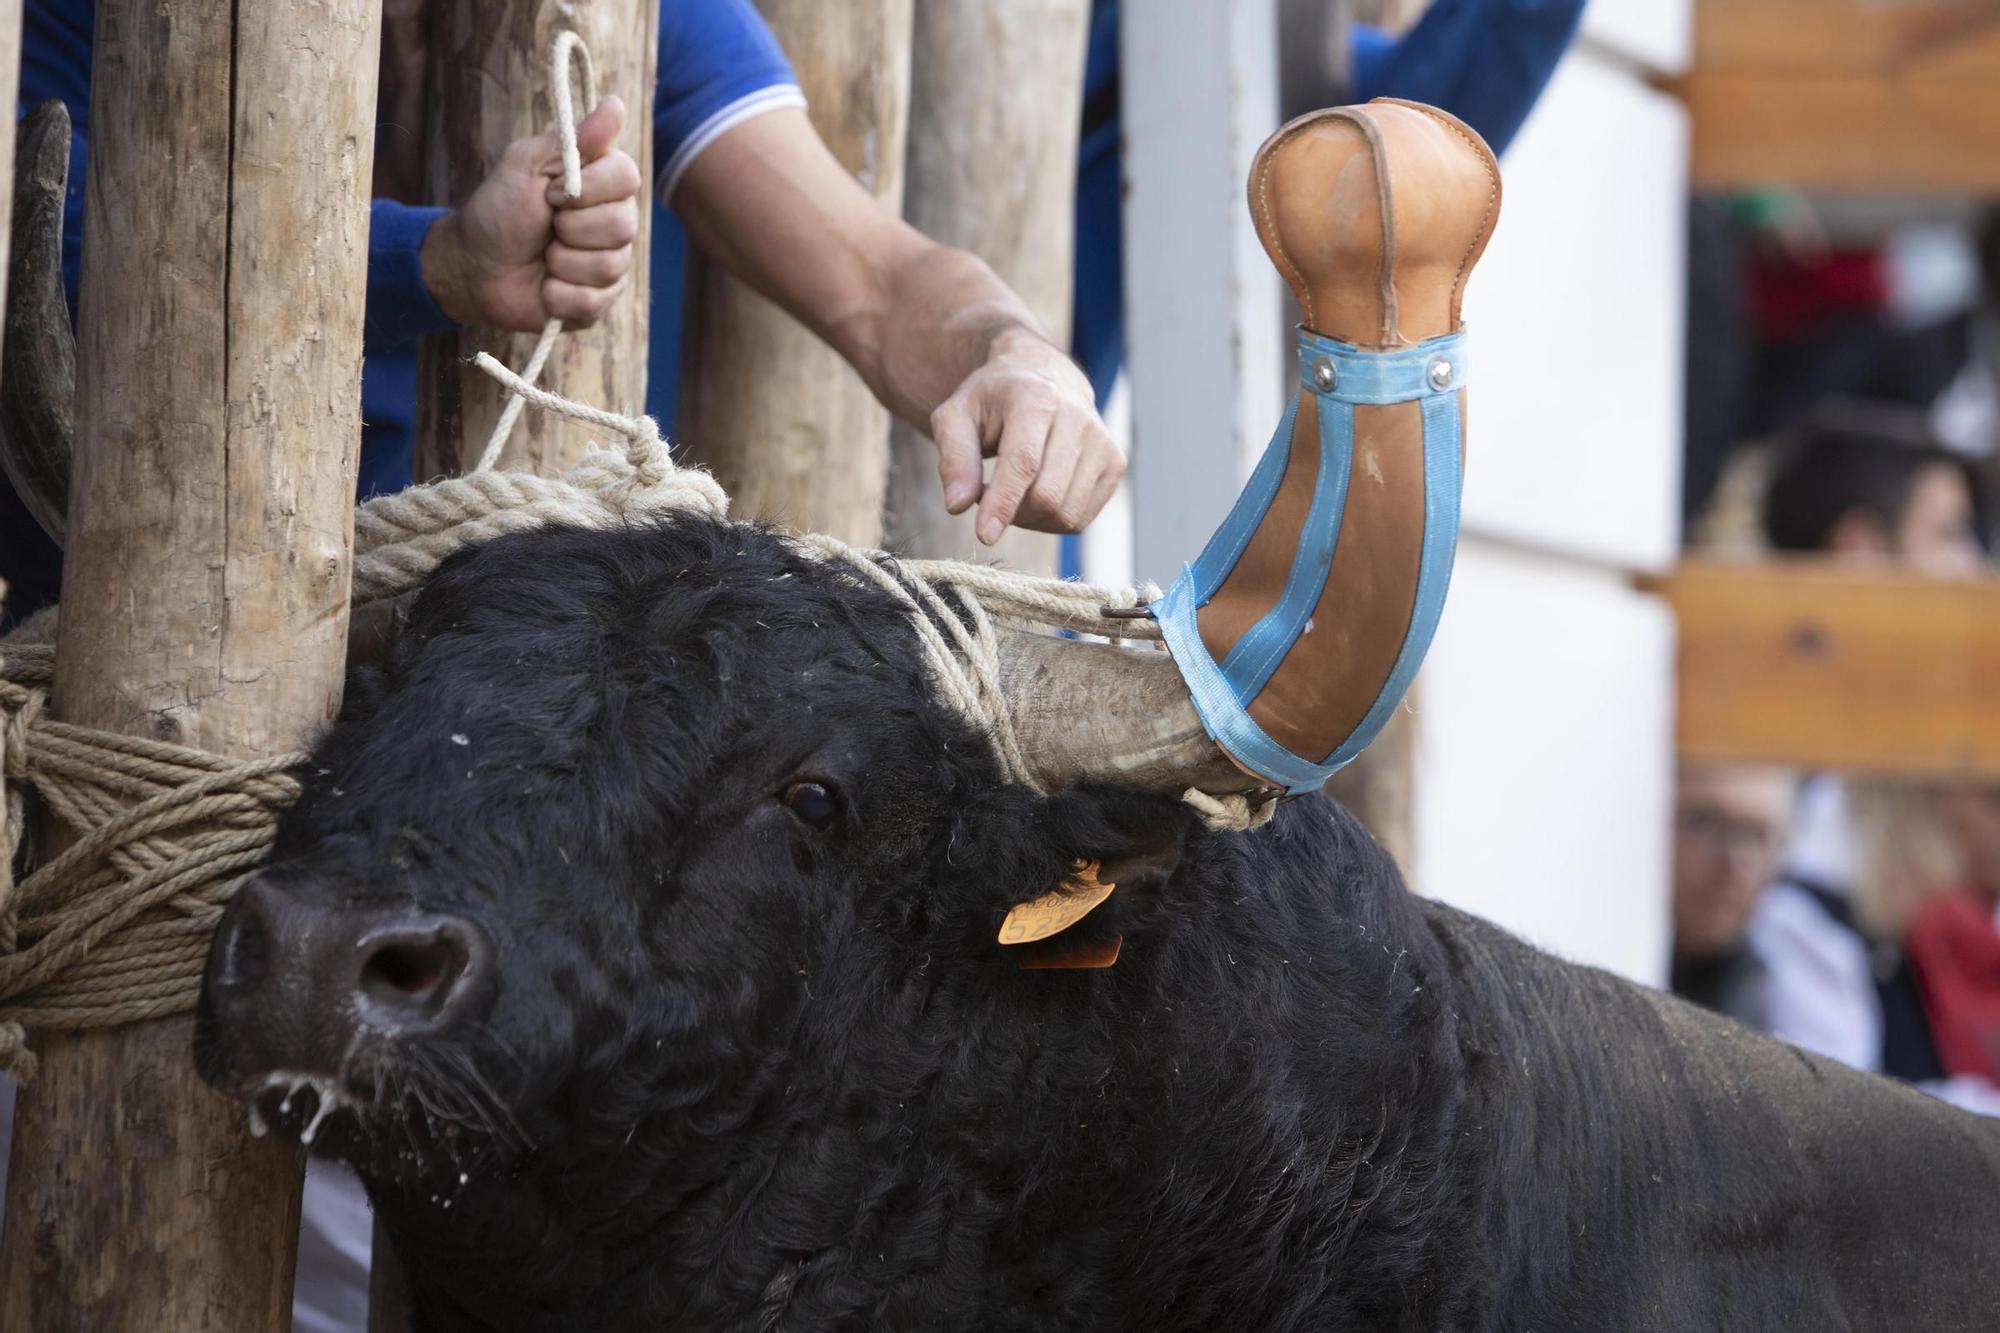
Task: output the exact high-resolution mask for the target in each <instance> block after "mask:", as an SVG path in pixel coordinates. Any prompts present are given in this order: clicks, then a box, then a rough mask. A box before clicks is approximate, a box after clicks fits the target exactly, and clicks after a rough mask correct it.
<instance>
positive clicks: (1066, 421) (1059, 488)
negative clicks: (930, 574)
mask: <svg viewBox="0 0 2000 1333" xmlns="http://www.w3.org/2000/svg"><path fill="white" fill-rule="evenodd" d="M931 437H932V438H933V439H935V440H936V441H937V447H938V476H939V479H940V480H941V481H942V482H943V483H944V503H945V508H946V509H949V510H950V511H951V512H952V513H954V514H961V513H964V512H965V511H966V510H967V509H968V508H970V507H971V506H972V504H973V502H974V501H975V500H976V501H978V503H979V522H978V527H977V532H978V535H979V540H980V541H982V542H985V543H986V544H987V545H988V546H991V545H993V544H994V543H995V542H997V541H999V540H1000V537H1001V534H1002V533H1004V532H1006V530H1007V525H1008V524H1009V523H1016V524H1019V525H1020V526H1021V527H1024V528H1033V529H1035V530H1036V531H1039V532H1081V531H1082V530H1083V529H1084V527H1085V526H1086V525H1088V524H1089V522H1090V521H1091V520H1092V519H1094V518H1096V517H1097V511H1098V510H1100V509H1102V508H1104V503H1105V501H1107V500H1109V499H1110V498H1111V493H1112V492H1113V491H1115V490H1117V489H1118V482H1119V479H1120V478H1122V477H1123V476H1124V475H1125V457H1124V455H1123V454H1121V453H1119V452H1118V446H1117V445H1115V444H1113V443H1112V442H1111V436H1110V434H1109V433H1108V432H1107V431H1106V430H1105V429H1104V422H1103V421H1102V420H1101V419H1100V418H1099V417H1098V415H1097V406H1096V403H1095V401H1094V398H1093V396H1092V394H1091V390H1090V381H1089V380H1088V379H1086V378H1085V377H1084V374H1083V372H1082V371H1081V370H1079V369H1077V366H1076V363H1075V362H1073V361H1071V360H1070V359H1069V358H1068V357H1066V356H1064V355H1063V354H1062V353H1061V352H1060V351H1058V350H1056V349H1055V348H1054V347H1052V346H1050V345H1049V344H1048V343H1047V342H1046V341H1045V340H1043V339H1042V338H1041V337H1039V336H1037V335H1036V334H1034V333H1032V332H1030V331H1028V330H1026V329H1010V330H1007V331H1005V332H1002V333H1000V334H998V335H996V336H995V337H994V339H993V342H992V346H991V348H990V350H989V352H988V355H987V359H986V362H985V364H984V365H981V366H980V367H978V368H977V369H976V370H974V371H973V372H972V373H971V374H970V375H968V376H966V377H965V380H964V382H963V383H961V384H960V385H959V386H958V389H957V391H956V392H954V393H953V394H952V395H951V397H949V398H947V399H946V400H945V401H944V402H943V403H941V404H939V406H938V409H937V410H936V411H935V412H933V413H931ZM985 458H994V459H996V461H995V463H994V465H993V478H992V480H991V481H986V482H984V484H983V485H982V477H983V474H984V468H983V467H982V464H981V460H982V459H985Z"/></svg>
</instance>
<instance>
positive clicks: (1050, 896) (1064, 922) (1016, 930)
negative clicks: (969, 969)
mask: <svg viewBox="0 0 2000 1333" xmlns="http://www.w3.org/2000/svg"><path fill="white" fill-rule="evenodd" d="M1099 864H1100V863H1099V862H1096V861H1085V862H1084V863H1083V864H1081V865H1079V866H1077V867H1076V868H1075V869H1074V870H1072V871H1071V872H1070V876H1069V878H1068V879H1066V880H1064V881H1063V882H1062V883H1061V884H1059V885H1057V886H1056V887H1055V888H1054V889H1051V890H1050V891H1049V892H1047V893H1045V894H1043V895H1042V896H1041V897H1039V898H1035V899H1031V900H1030V901H1028V902H1025V903H1018V904H1016V905H1015V907H1014V909H1013V910H1012V911H1011V912H1009V913H1007V919H1006V920H1005V921H1003V922H1001V923H1000V942H1001V943H1002V944H1032V943H1034V942H1035V941H1036V940H1045V939H1047V938H1048V937H1049V936H1051V935H1055V934H1059V933H1060V932H1062V931H1065V930H1068V929H1069V928H1070V927H1071V926H1073V925H1075V924H1076V923H1077V922H1079V921H1081V920H1083V919H1084V918H1085V917H1087V916H1089V915H1090V914H1091V912H1093V911H1094V910H1096V908H1097V906H1098V904H1100V903H1102V902H1103V901H1104V900H1105V899H1106V898H1109V897H1110V896H1111V891H1112V890H1113V889H1115V888H1117V887H1118V886H1117V885H1116V884H1104V883H1100V882H1099V881H1098V878H1097V871H1098V867H1099Z"/></svg>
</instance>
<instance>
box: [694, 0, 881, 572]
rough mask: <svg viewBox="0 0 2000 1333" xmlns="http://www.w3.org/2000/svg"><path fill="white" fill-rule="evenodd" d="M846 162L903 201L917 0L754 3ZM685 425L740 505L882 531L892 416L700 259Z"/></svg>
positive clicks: (787, 322) (867, 541)
mask: <svg viewBox="0 0 2000 1333" xmlns="http://www.w3.org/2000/svg"><path fill="white" fill-rule="evenodd" d="M758 8H759V9H761V10H763V12H764V17H765V18H766V20H768V21H769V22H770V25H771V28H772V30H773V31H774V32H775V33H777V35H778V40H779V41H780V42H781V43H782V44H783V46H784V48H785V53H786V54H787V55H788V56H789V57H790V58H791V61H792V67H793V69H794V71H795V72H796V73H797V74H798V78H799V86H800V87H801V88H803V89H804V90H805V95H806V102H807V104H808V106H809V107H810V108H811V115H812V120H813V124H814V126H815V127H817V128H818V130H819V133H820V137H821V138H823V139H824V140H826V143H827V146H828V147H829V148H831V149H832V150H833V155H834V156H835V157H836V158H838V159H839V160H840V163H841V165H843V166H845V167H846V168H847V169H848V170H849V171H851V172H853V173H854V175H855V176H856V178H857V179H859V180H860V181H861V183H862V185H864V186H865V187H867V189H868V190H870V191H871V192H872V193H873V194H874V195H875V197H876V198H878V199H880V200H882V201H883V202H884V203H885V204H887V205H888V206H889V207H890V208H897V209H900V208H901V207H902V201H903V149H904V132H905V129H906V126H907V124H908V114H909V105H910V95H909V94H910V24H911V0H850V2H849V3H845V4H828V3H826V0H758ZM687 291H688V309H687V330H688V332H687V338H686V339H685V341H684V343H683V347H684V351H683V353H682V362H681V391H680V406H679V412H680V421H679V422H678V423H677V430H676V432H675V433H676V434H677V435H679V436H681V437H682V438H683V439H684V440H685V441H686V443H687V445H688V449H689V452H690V454H691V455H692V456H693V457H694V458H695V459H696V460H697V461H699V462H701V463H703V464H706V465H707V466H708V467H710V468H712V469H713V470H714V472H715V474H716V477H717V478H718V479H719V480H720V481H721V482H722V484H723V486H724V487H726V488H727V489H728V491H729V494H730V512H731V513H732V514H733V515H735V516H737V517H741V518H757V519H764V520H767V521H769V522H773V523H781V524H784V525H786V526H788V527H793V528H801V529H806V528H809V529H812V530H813V531H816V532H828V533H832V534H833V535H834V536H836V537H840V538H843V539H844V540H846V541H850V542H857V543H860V544H862V545H867V546H873V545H875V544H877V543H879V542H880V541H881V539H882V503H883V496H884V493H885V491H886V490H887V486H888V455H889V413H888V412H887V410H886V409H884V408H883V407H882V406H881V405H880V404H879V403H877V402H876V401H875V397H874V395H873V394H872V393H870V392H869V390H868V386H867V385H866V384H864V383H863V382H862V380H861V377H860V376H859V375H857V374H856V373H855V372H854V371H853V369H852V368H850V367H849V366H848V364H847V363H846V362H845V361H843V360H841V359H840V356H839V354H837V353H836V352H835V351H834V350H833V349H832V348H830V347H828V346H827V345H826V344H824V343H822V342H821V341H820V340H819V339H818V338H817V337H815V336H814V335H813V334H812V333H811V332H809V331H808V330H807V329H806V328H805V326H804V325H802V324H800V323H798V322H797V321H796V320H794V319H793V318H792V317H791V316H790V315H787V314H785V313H784V312H783V311H781V310H779V309H778V308H777V307H776V306H774V305H772V304H771V303H770V302H769V301H766V300H765V299H764V298H763V297H761V296H758V295H757V294H756V293H755V292H752V291H751V290H750V289H749V288H747V287H745V286H743V284H741V283H739V282H737V281H736V280H735V279H734V278H731V277H729V276H728V275H727V274H725V273H723V272H722V271H721V270H720V269H718V268H716V267H715V266H714V265H713V264H710V263H707V262H705V261H702V260H701V259H700V258H699V257H695V256H691V257H690V262H689V265H688V286H687Z"/></svg>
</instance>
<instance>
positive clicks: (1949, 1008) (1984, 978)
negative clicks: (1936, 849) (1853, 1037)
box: [1905, 783, 2000, 1099]
mask: <svg viewBox="0 0 2000 1333" xmlns="http://www.w3.org/2000/svg"><path fill="white" fill-rule="evenodd" d="M1937 805H1938V809H1939V814H1940V815H1941V817H1942V822H1943V823H1944V825H1945V829H1946V833H1947V836H1948V837H1949V839H1950V842H1951V845H1952V848H1953V850H1954V852H1955V853H1956V865H1955V874H1954V876H1953V878H1954V880H1955V882H1954V883H1951V884H1949V885H1946V886H1944V891H1943V892H1940V893H1937V894H1935V895H1932V896H1930V897H1929V898H1928V901H1927V902H1925V904H1924V905H1923V906H1922V907H1920V908H1918V909H1917V913H1916V919H1915V920H1914V921H1913V922H1912V923H1911V926H1910V929H1909V936H1908V940H1907V943H1906V945H1905V948H1906V949H1907V951H1908V953H1909V957H1910V962H1911V966H1912V968H1913V969H1914V971H1915V973H1916V977H1917V990H1918V993H1919V994H1920V995H1921V997H1922V999H1923V1007H1924V1014H1925V1017H1926V1018H1928V1019H1929V1021H1930V1028H1931V1033H1932V1037H1933V1039H1934V1041H1935V1043H1936V1046H1937V1054H1938V1063H1939V1065H1940V1066H1941V1068H1942V1070H1943V1073H1944V1076H1945V1077H1946V1078H1948V1079H1951V1080H1952V1081H1954V1082H1955V1083H1957V1084H1959V1085H1961V1086H1972V1087H1978V1088H1982V1089H1985V1090H1986V1091H1987V1092H1988V1093H1989V1095H1993V1096H1995V1097H1996V1099H2000V1093H1995V1092H1994V1090H1995V1089H1996V1088H2000V785H1996V784H1990V783H1987V784H1974V785H1961V786H1954V787H1952V788H1950V789H1948V790H1946V791H1944V792H1942V793H1940V794H1939V796H1938V797H1937Z"/></svg>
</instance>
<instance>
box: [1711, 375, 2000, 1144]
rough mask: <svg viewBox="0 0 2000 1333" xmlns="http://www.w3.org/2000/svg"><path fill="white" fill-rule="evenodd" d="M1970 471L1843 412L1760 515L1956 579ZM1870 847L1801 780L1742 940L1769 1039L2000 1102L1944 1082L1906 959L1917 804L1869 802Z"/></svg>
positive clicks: (1856, 560) (1944, 1092)
mask: <svg viewBox="0 0 2000 1333" xmlns="http://www.w3.org/2000/svg"><path fill="white" fill-rule="evenodd" d="M1977 508H1978V505H1977V496H1976V494H1975V480H1974V475H1973V473H1972V471H1971V469H1970V468H1969V466H1968V465H1967V463H1966V462H1965V460H1964V459H1963V458H1961V457H1959V456H1958V455H1956V454H1953V453H1952V452H1950V451H1949V450H1947V449H1944V448H1943V447H1942V446H1940V445H1939V444H1938V443H1937V442H1936V440H1935V438H1934V437H1933V436H1931V435H1930V434H1929V432H1928V430H1927V428H1926V426H1925V424H1924V422H1923V419H1922V416H1921V414H1918V413H1913V412H1912V411H1910V410H1909V409H1901V410H1898V409H1895V408H1893V407H1890V406H1887V405H1863V404H1851V403H1850V404H1836V405H1832V406H1830V407H1829V408H1827V409H1825V410H1823V411H1822V412H1820V413H1818V414H1817V415H1816V416H1815V417H1814V418H1813V419H1811V420H1809V421H1808V422H1807V423H1806V425H1805V426H1803V427H1802V428H1800V429H1799V430H1797V431H1795V432H1794V433H1793V434H1792V435H1791V436H1790V437H1789V438H1788V439H1786V440H1785V441H1784V442H1783V443H1782V444H1781V445H1780V447H1779V449H1778V453H1777V457H1776V458H1775V459H1774V460H1773V468H1772V475H1771V482H1770V487H1769V490H1768V491H1767V493H1766V496H1765V501H1764V506H1763V519H1764V528H1765V536H1766V538H1767V540H1768V541H1769V543H1770V544H1771V545H1772V546H1774V547H1776V548H1778V549H1780V550H1786V551H1795V552H1819V553H1823V554H1826V555H1829V556H1832V557H1835V558H1836V559H1838V560H1840V561H1842V562H1843V563H1847V564H1852V565H1864V566H1897V567H1901V568H1905V569H1909V570H1913V571H1916V572H1919V573H1922V574H1925V575H1928V576H1932V577H1940V578H1949V577H1956V576H1963V575H1969V574H1973V573H1976V572H1978V570H1979V569H1980V567H1981V564H1982V562H1983V560H1984V552H1983V550H1982V548H1981V546H1980V543H1979V540H1978V536H1977V527H1976V518H1975V514H1976V511H1977ZM1875 810H1876V814H1877V817H1876V818H1875V819H1874V820H1873V821H1872V825H1873V827H1872V829H1871V834H1872V836H1871V837H1870V838H1869V839H1868V840H1867V846H1866V854H1864V842H1863V840H1862V838H1861V837H1859V836H1858V835H1857V821H1856V818H1855V813H1854V804H1853V800H1852V794H1851V793H1850V791H1849V788H1848V785H1847V784H1846V783H1845V782H1844V781H1843V780H1842V779H1841V778H1839V777H1837V776H1835V775H1832V774H1819V775H1816V776H1814V777H1812V778H1811V779H1809V780H1808V781H1807V783H1806V784H1805V787H1804V789H1803V790H1802V792H1801V793H1800V798H1799V803H1798V809H1797V814H1796V818H1795V820H1794V823H1793V832H1792V838H1791V844H1790V846H1789V847H1788V848H1787V850H1786V854H1785V857H1784V862H1783V869H1782V871H1781V873H1780V875H1779V878H1778V880H1777V882H1776V883H1774V884H1773V885H1772V886H1771V888H1770V889H1769V890H1768V891H1767V892H1766V893H1765V894H1764V896H1763V897H1762V899H1761V900H1760V901H1759V902H1758V904H1757V909H1756V911H1755V913H1754V914H1753V916H1752V918H1751V923H1750V933H1749V943H1750V947H1751V949H1753V950H1754V951H1755V953H1756V954H1757V955H1758V956H1759V957H1760V958H1761V959H1762V960H1763V962H1764V964H1765V966H1766V968H1767V970H1768V982H1767V988H1766V1018H1767V1020H1768V1022H1767V1027H1768V1030H1769V1031H1771V1032H1772V1033H1774V1034H1775V1035H1777V1036H1779V1037H1782V1038H1784V1039H1785V1040H1787V1041H1791V1042H1793V1043H1795V1044H1797V1045H1799V1046H1802V1047H1804V1048H1806V1049H1808V1050H1812V1051H1816V1052H1818V1053H1819V1054H1821V1055H1825V1056H1828V1057H1830V1058H1832V1059H1836V1060H1839V1061H1841V1062H1842V1063H1845V1064H1849V1065H1853V1066H1855V1067H1856V1068H1860V1069H1868V1070H1874V1071H1878V1072H1881V1073H1886V1074H1889V1075H1892V1076H1894V1077H1897V1078H1901V1079H1904V1080H1907V1081H1909V1082H1911V1083H1914V1084H1916V1085H1917V1086H1919V1087H1921V1088H1924V1089H1925V1090H1926V1091H1930V1092H1932V1093H1935V1094H1936V1095H1939V1096H1942V1097H1945V1098H1947V1099H1948V1100H1951V1101H1954V1102H1957V1103H1959V1104H1961V1105H1965V1106H1968V1107H1970V1108H1972V1109H1975V1110H1983V1111H1988V1112H1996V1111H2000V1094H1996V1093H1995V1092H1994V1091H1993V1089H1992V1088H1991V1087H1990V1086H1989V1085H1986V1084H1984V1083H1981V1082H1978V1081H1976V1080H1954V1079H1948V1078H1947V1077H1946V1073H1947V1071H1946V1069H1945V1067H1944V1065H1943V1064H1942V1063H1941V1062H1940V1060H1939V1055H1938V1050H1937V1046H1936V1043H1935V1042H1934V1040H1933V1037H1932V1032H1931V1028H1930V1024H1929V1021H1928V1019H1927V1017H1926V1014H1925V1011H1924V1006H1923V1003H1922V1000H1921V998H1920V996H1919V994H1918V990H1917V983H1916V977H1915V974H1914V972H1913V971H1912V969H1911V966H1910V963H1909V960H1908V959H1907V958H1906V957H1905V956H1904V954H1903V952H1902V950H1901V948H1900V947H1899V940H1900V937H1901V933H1902V930H1903V928H1904V926H1905V925H1906V924H1907V919H1908V917H1909V916H1910V915H1911V914H1913V913H1914V911H1915V910H1916V905H1917V903H1918V901H1919V898H1920V894H1919V893H1918V892H1917V891H1916V890H1915V889H1913V887H1912V884H1913V881H1915V880H1919V879H1922V878H1928V877H1927V876H1918V875H1914V874H1912V873H1910V872H1909V870H1908V868H1909V867H1912V866H1916V865H1920V864H1924V863H1926V862H1927V860H1934V858H1926V857H1925V856H1922V855H1919V854H1918V852H1917V851H1915V850H1913V847H1914V844H1915V843H1916V842H1917V841H1918V840H1919V839H1920V838H1921V837H1922V836H1923V829H1922V827H1921V823H1920V819H1919V816H1920V813H1921V812H1920V810H1919V809H1918V808H1917V806H1915V805H1913V804H1912V803H1910V802H1907V801H1905V802H1901V803H1895V804H1891V805H1886V806H1885V805H1883V804H1881V803H1880V802H1877V803H1876V804H1875Z"/></svg>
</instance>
